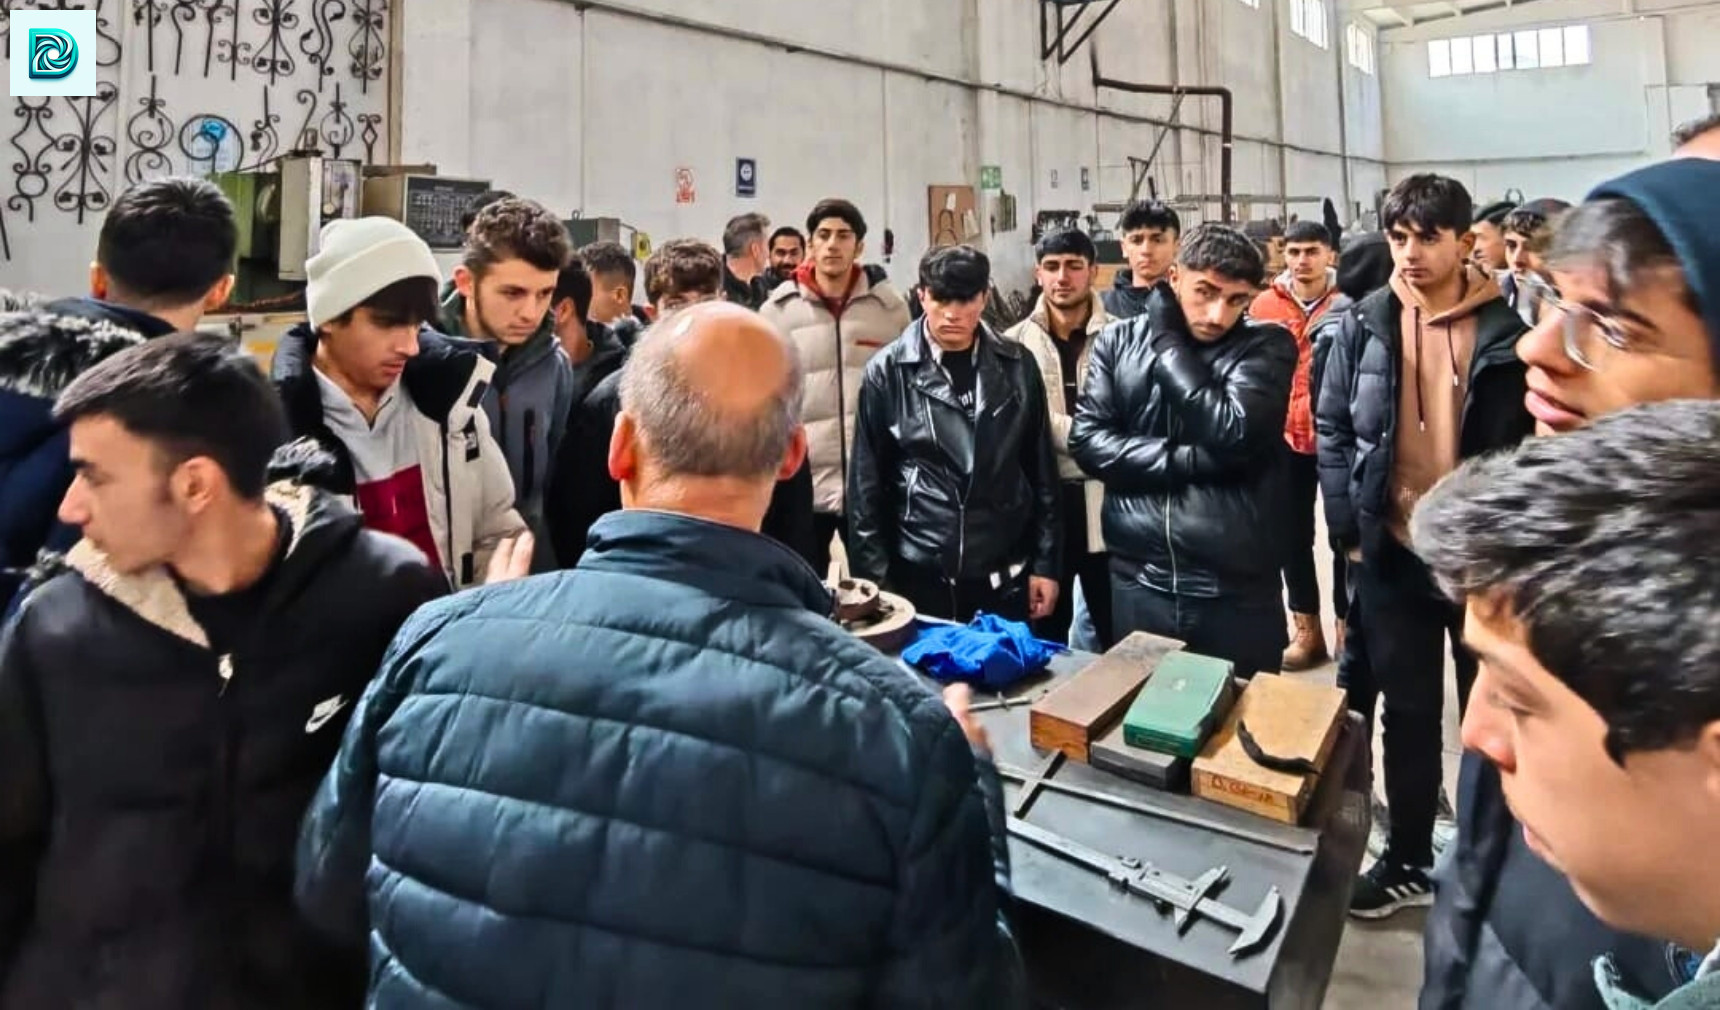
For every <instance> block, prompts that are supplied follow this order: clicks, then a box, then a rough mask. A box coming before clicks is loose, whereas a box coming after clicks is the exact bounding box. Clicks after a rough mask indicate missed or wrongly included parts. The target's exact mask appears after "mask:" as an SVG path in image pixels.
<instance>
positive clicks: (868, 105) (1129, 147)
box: [397, 0, 1384, 290]
mask: <svg viewBox="0 0 1720 1010" xmlns="http://www.w3.org/2000/svg"><path fill="white" fill-rule="evenodd" d="M581 6H583V7H584V8H585V9H584V10H581V9H580V8H579V7H576V6H575V5H574V4H572V3H569V2H564V0H436V2H435V3H433V4H432V3H425V2H422V0H415V2H411V3H407V4H404V5H402V10H401V13H400V17H401V18H402V24H401V36H400V60H401V64H400V68H401V75H402V88H401V98H402V106H401V110H400V116H399V134H398V146H399V149H398V151H397V156H398V160H401V161H406V162H419V161H427V162H434V163H435V164H437V165H438V166H439V168H440V170H441V171H442V172H443V173H445V174H451V175H467V176H478V177H483V178H488V179H491V180H493V181H494V183H495V184H496V185H498V186H502V187H505V188H508V189H512V190H515V191H517V192H520V193H522V194H529V195H531V196H534V197H536V198H537V199H540V200H542V201H544V202H545V203H546V204H548V205H550V206H551V207H553V208H555V209H557V210H558V211H564V212H568V213H572V212H575V211H581V212H583V213H584V214H587V215H591V216H597V215H604V216H616V217H620V218H622V219H623V220H625V221H627V222H628V223H630V224H632V225H634V226H636V227H638V228H641V229H643V230H644V231H646V232H648V233H649V234H650V235H651V237H652V239H653V241H655V242H661V241H663V240H665V239H669V238H674V237H679V236H686V235H694V236H701V237H706V238H714V237H715V236H716V235H718V234H719V232H720V230H721V227H722V224H723V222H724V221H725V220H726V219H727V218H728V217H730V216H731V215H733V214H735V213H739V212H741V211H743V210H759V211H763V212H764V213H766V214H768V215H770V216H771V217H772V219H773V220H775V221H777V222H778V223H792V224H797V225H798V224H800V223H801V218H802V217H803V216H804V214H805V212H806V211H807V210H808V209H810V207H811V205H812V204H813V203H814V202H816V201H817V200H818V199H819V198H821V197H824V196H829V195H843V196H847V197H849V198H851V199H853V200H855V201H856V202H857V203H858V204H859V205H860V206H861V208H862V210H864V211H865V213H866V214H867V216H868V220H869V222H870V223H871V225H872V228H873V234H872V235H871V236H869V240H868V245H869V247H870V248H869V258H871V259H879V258H880V257H881V256H882V252H883V250H882V242H883V232H884V229H885V228H889V229H890V230H892V231H893V232H894V235H895V240H896V244H895V249H896V255H895V257H894V259H893V261H892V262H891V263H890V269H891V271H892V274H893V276H894V277H895V278H896V280H897V281H898V282H906V281H908V280H909V279H910V278H911V277H912V275H913V272H914V267H915V264H916V262H917V260H918V258H919V256H920V254H921V253H922V252H923V251H924V250H925V249H926V248H927V246H928V245H929V235H928V227H927V210H926V202H927V198H926V187H927V186H929V185H935V184H970V185H976V186H977V184H978V182H979V170H980V166H981V165H987V164H995V165H999V166H1001V167H1002V170H1003V184H1004V191H1005V192H1007V193H1009V194H1012V195H1014V196H1015V197H1016V200H1017V227H1016V228H1015V229H1013V230H1010V231H1003V230H998V231H996V232H995V233H993V232H992V229H991V226H990V222H991V218H992V216H993V215H992V211H993V210H995V207H994V206H993V204H992V202H991V201H990V200H988V199H985V198H984V197H982V200H981V208H980V218H981V221H982V227H983V229H984V230H985V231H986V232H987V234H985V235H984V236H983V237H982V240H981V241H982V244H984V245H986V246H987V247H988V248H989V250H990V252H991V253H992V255H993V258H994V260H995V261H996V263H997V265H998V270H999V279H1000V281H1001V282H1002V284H1001V286H1003V287H1005V289H1006V290H1007V289H1010V288H1015V289H1020V288H1025V287H1026V286H1027V284H1028V283H1030V278H1029V272H1030V268H1031V251H1030V249H1029V247H1028V241H1029V229H1030V227H1031V225H1032V222H1033V219H1034V216H1035V214H1036V213H1038V212H1039V211H1041V210H1077V211H1081V212H1083V213H1086V212H1088V211H1090V209H1091V206H1092V205H1093V204H1094V203H1095V202H1101V201H1120V200H1123V199H1126V198H1127V197H1128V195H1129V186H1130V172H1129V167H1128V157H1129V156H1131V155H1133V156H1135V157H1141V158H1145V157H1147V156H1148V155H1149V154H1150V153H1151V152H1152V151H1153V150H1154V148H1155V146H1157V147H1158V153H1157V155H1156V158H1155V160H1154V162H1153V168H1152V174H1153V176H1154V178H1155V180H1156V181H1157V184H1158V186H1159V192H1160V193H1161V194H1162V195H1169V196H1178V195H1183V194H1201V193H1217V192H1218V190H1219V173H1218V163H1219V145H1218V142H1217V138H1216V132H1217V130H1218V126H1219V109H1218V103H1217V102H1216V101H1211V100H1205V99H1196V98H1190V99H1187V100H1185V101H1183V102H1182V103H1181V104H1180V106H1179V105H1178V104H1177V103H1176V102H1175V101H1174V100H1173V99H1170V98H1166V97H1161V96H1141V95H1130V94H1122V93H1117V92H1113V91H1109V90H1107V91H1105V92H1103V93H1096V92H1095V89H1094V88H1093V85H1092V81H1091V71H1090V68H1089V64H1088V59H1087V54H1086V53H1085V52H1082V53H1081V54H1079V55H1078V56H1076V57H1075V58H1074V59H1073V60H1071V61H1070V62H1069V63H1068V64H1067V65H1066V66H1063V67H1059V66H1058V65H1057V63H1056V61H1055V60H1052V61H1044V60H1041V59H1040V58H1039V51H1038V47H1039V16H1038V10H1037V7H1036V6H1035V5H1034V4H1032V3H1030V2H1028V0H872V2H870V3H866V4H840V5H838V4H830V5H820V6H819V9H818V14H817V16H816V17H814V16H809V15H808V13H807V9H806V8H805V7H804V6H802V5H797V4H792V3H790V2H788V0H614V2H609V0H604V2H595V3H591V4H584V5H581ZM1280 6H1281V5H1280V4H1277V3H1273V2H1271V0H1267V2H1265V3H1263V4H1262V6H1261V8H1260V9H1253V8H1250V7H1247V6H1245V5H1243V4H1241V3H1239V2H1237V0H1128V2H1126V3H1123V4H1121V5H1119V6H1118V8H1117V9H1116V11H1115V12H1114V13H1113V14H1112V15H1111V17H1110V19H1109V20H1108V21H1107V22H1106V23H1105V24H1104V26H1103V27H1102V28H1101V29H1100V31H1099V32H1098V34H1097V35H1096V36H1095V38H1094V41H1093V43H1092V45H1093V46H1094V47H1095V50H1096V52H1097V55H1098V59H1099V64H1100V67H1101V70H1102V72H1103V73H1104V74H1106V75H1107V76H1111V77H1118V78H1124V79H1134V80H1141V81H1149V82H1154V83H1169V82H1173V81H1175V82H1180V83H1184V84H1221V85H1225V86H1228V87H1230V88H1231V89H1232V90H1233V91H1234V93H1235V95H1236V109H1235V131H1236V134H1237V136H1238V138H1239V139H1238V142H1237V143H1236V145H1235V149H1234V161H1235V165H1234V179H1233V188H1234V190H1235V191H1236V192H1238V193H1248V194H1266V195H1272V196H1280V195H1289V196H1299V195H1307V196H1329V197H1331V198H1333V199H1334V200H1341V199H1342V198H1343V197H1344V195H1345V185H1346V181H1348V183H1349V184H1350V187H1351V188H1352V189H1353V190H1354V193H1355V198H1356V199H1357V200H1359V201H1361V202H1363V203H1369V202H1371V192H1372V190H1373V189H1374V188H1376V187H1377V186H1378V185H1379V184H1380V183H1381V182H1382V181H1383V178H1384V165H1383V160H1382V158H1383V140H1382V137H1381V131H1380V99H1379V81H1378V78H1376V77H1373V76H1371V75H1363V74H1359V73H1356V72H1355V71H1354V70H1353V68H1349V67H1347V66H1344V64H1343V60H1342V55H1341V50H1342V39H1343V25H1342V24H1341V23H1334V24H1333V25H1332V26H1331V31H1330V35H1331V37H1332V38H1333V40H1334V47H1335V48H1334V49H1324V50H1322V49H1319V48H1316V47H1314V46H1313V45H1311V44H1309V43H1308V42H1306V41H1305V40H1303V39H1300V38H1297V37H1294V36H1292V35H1291V34H1290V32H1289V26H1288V23H1287V18H1283V17H1282V16H1281V12H1280V11H1279V7H1280ZM1093 13H1095V12H1094V11H1093V10H1091V9H1090V10H1089V11H1088V12H1087V13H1086V15H1085V16H1086V17H1091V16H1092V15H1093ZM1281 20H1282V21H1283V22H1284V23H1282V24H1281V23H1280V21H1281ZM522 40H523V41H522ZM1275 40H1276V42H1275ZM522 45H524V46H526V47H528V48H527V49H526V50H525V51H524V52H522ZM1340 68H1342V70H1343V71H1345V73H1343V75H1342V84H1341V85H1340ZM1340 87H1342V91H1343V97H1344V106H1345V111H1346V114H1345V116H1344V117H1342V120H1340V117H1339V116H1338V115H1337V111H1336V110H1337V107H1338V104H1339V92H1340ZM1284 95H1287V96H1290V98H1291V100H1290V101H1288V102H1282V101H1281V100H1280V96H1284ZM1173 114H1174V115H1175V116H1176V120H1175V122H1176V126H1174V127H1172V128H1170V129H1168V131H1167V129H1166V127H1165V125H1163V124H1167V123H1170V122H1172V116H1173ZM1346 151H1348V152H1349V153H1350V157H1349V158H1348V159H1346V157H1345V152H1346ZM737 157H751V158H756V159H757V160H758V171H759V189H758V196H757V197H756V198H754V199H742V198H740V197H737V196H735V195H734V193H733V188H732V187H733V175H734V159H735V158H737ZM683 166H684V167H687V168H691V169H692V170H693V172H694V175H695V178H696V181H697V184H698V195H697V200H696V201H695V202H694V203H691V204H677V203H675V200H674V192H675V191H674V173H675V170H676V168H678V167H683ZM1082 169H1087V170H1088V178H1089V180H1090V188H1089V189H1087V190H1085V191H1083V189H1082V186H1081V175H1082ZM1346 176H1347V179H1346ZM1217 210H1218V208H1217V206H1216V205H1213V206H1210V207H1206V208H1202V209H1201V210H1199V211H1196V212H1195V213H1193V214H1192V215H1191V216H1193V217H1197V218H1198V217H1200V216H1202V215H1205V216H1216V214H1217ZM1290 210H1291V211H1292V212H1299V213H1302V214H1305V215H1317V214H1318V206H1317V205H1313V206H1292V207H1291V208H1290ZM1252 213H1253V215H1254V216H1257V217H1259V216H1268V215H1273V214H1277V213H1279V210H1278V209H1277V208H1272V207H1259V208H1255V209H1253V212H1252ZM1347 216H1348V215H1346V217H1347ZM1106 223H1109V220H1107V222H1106Z"/></svg>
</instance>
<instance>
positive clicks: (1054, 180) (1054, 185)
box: [1051, 168, 1057, 189]
mask: <svg viewBox="0 0 1720 1010" xmlns="http://www.w3.org/2000/svg"><path fill="white" fill-rule="evenodd" d="M1051 188H1052V189H1056V188H1057V170H1056V169H1055V168H1054V169H1052V170H1051Z"/></svg>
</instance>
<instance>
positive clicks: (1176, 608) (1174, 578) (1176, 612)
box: [1165, 495, 1182, 632]
mask: <svg viewBox="0 0 1720 1010" xmlns="http://www.w3.org/2000/svg"><path fill="white" fill-rule="evenodd" d="M1174 502H1175V499H1173V498H1171V497H1170V496H1169V495H1166V496H1165V552H1166V553H1168V554H1169V555H1170V557H1171V608H1172V620H1173V621H1174V622H1175V625H1176V629H1177V631H1179V632H1180V631H1182V586H1181V582H1180V580H1179V576H1178V574H1177V544H1176V541H1175V540H1174V539H1172V536H1171V509H1172V508H1174V507H1175V504H1174Z"/></svg>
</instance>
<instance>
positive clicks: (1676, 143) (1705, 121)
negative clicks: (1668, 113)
mask: <svg viewBox="0 0 1720 1010" xmlns="http://www.w3.org/2000/svg"><path fill="white" fill-rule="evenodd" d="M1715 130H1720V112H1714V113H1710V114H1709V115H1706V116H1703V117H1702V118H1701V119H1692V120H1691V121H1690V122H1688V123H1680V124H1679V125H1678V129H1676V130H1673V131H1672V146H1673V147H1674V148H1680V147H1683V146H1684V145H1685V144H1688V143H1690V142H1691V141H1693V140H1698V139H1700V138H1702V137H1706V136H1707V135H1708V134H1710V133H1713V132H1714V131H1715Z"/></svg>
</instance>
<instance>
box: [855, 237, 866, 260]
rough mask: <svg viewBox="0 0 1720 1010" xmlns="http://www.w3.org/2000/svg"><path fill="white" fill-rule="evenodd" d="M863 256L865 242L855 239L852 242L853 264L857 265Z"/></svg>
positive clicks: (864, 253)
mask: <svg viewBox="0 0 1720 1010" xmlns="http://www.w3.org/2000/svg"><path fill="white" fill-rule="evenodd" d="M865 255H866V240H865V239H856V240H855V242H854V262H855V263H859V262H860V259H861V257H863V256H865Z"/></svg>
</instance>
